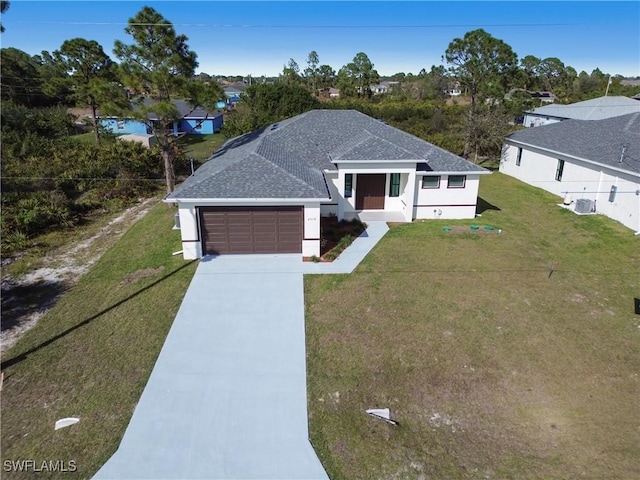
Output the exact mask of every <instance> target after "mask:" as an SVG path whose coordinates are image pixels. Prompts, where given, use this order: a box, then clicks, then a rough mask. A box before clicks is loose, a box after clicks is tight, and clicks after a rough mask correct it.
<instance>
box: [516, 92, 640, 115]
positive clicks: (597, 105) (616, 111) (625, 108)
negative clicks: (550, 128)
mask: <svg viewBox="0 0 640 480" xmlns="http://www.w3.org/2000/svg"><path fill="white" fill-rule="evenodd" d="M636 112H640V102H638V101H636V100H633V99H631V98H629V97H622V96H614V97H599V98H593V99H591V100H585V101H584V102H577V103H572V104H571V105H545V106H544V107H539V108H535V109H533V110H532V111H531V112H527V113H529V114H535V115H541V116H549V117H557V118H567V119H574V120H602V119H604V118H611V117H617V116H620V115H626V114H628V113H636Z"/></svg>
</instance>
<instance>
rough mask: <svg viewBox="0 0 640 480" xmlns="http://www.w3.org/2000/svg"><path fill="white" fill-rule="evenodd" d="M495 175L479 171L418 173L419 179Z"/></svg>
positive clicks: (489, 171) (488, 171) (486, 171)
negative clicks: (442, 176) (444, 176)
mask: <svg viewBox="0 0 640 480" xmlns="http://www.w3.org/2000/svg"><path fill="white" fill-rule="evenodd" d="M491 173H493V172H492V171H491V170H478V171H469V170H467V171H464V172H461V171H459V170H458V171H456V172H444V171H443V172H416V176H417V177H437V176H439V175H490V174H491Z"/></svg>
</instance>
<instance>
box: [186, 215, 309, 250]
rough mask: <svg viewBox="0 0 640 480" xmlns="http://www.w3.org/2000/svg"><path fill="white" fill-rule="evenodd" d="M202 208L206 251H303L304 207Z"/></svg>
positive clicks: (201, 225)
mask: <svg viewBox="0 0 640 480" xmlns="http://www.w3.org/2000/svg"><path fill="white" fill-rule="evenodd" d="M199 210H200V231H201V233H202V250H203V253H204V254H209V253H211V254H224V253H236V254H237V253H301V252H302V234H303V224H302V207H200V208H199Z"/></svg>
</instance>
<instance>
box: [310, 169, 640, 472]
mask: <svg viewBox="0 0 640 480" xmlns="http://www.w3.org/2000/svg"><path fill="white" fill-rule="evenodd" d="M480 195H481V196H482V197H483V198H485V200H488V201H489V202H490V203H491V204H492V205H496V206H498V208H500V210H490V211H485V212H484V213H483V216H482V223H478V222H469V221H467V222H453V223H452V222H447V223H445V222H444V221H440V222H439V221H429V222H424V223H421V222H418V223H414V224H411V225H403V226H396V227H394V228H392V229H391V230H390V231H389V233H388V234H387V236H386V237H385V238H384V239H383V240H382V242H381V243H380V244H379V245H378V246H377V247H376V248H375V249H374V251H373V252H372V253H371V254H370V255H369V256H368V257H367V259H365V261H364V263H363V264H362V265H360V266H359V267H358V269H357V270H356V272H355V273H354V274H353V275H341V276H308V277H306V281H305V287H306V288H305V295H306V296H305V300H306V306H307V342H308V347H307V348H308V369H309V387H308V388H309V409H310V414H311V422H310V425H311V436H312V442H313V444H314V446H315V447H316V448H317V450H318V452H319V454H320V456H321V459H322V461H323V464H324V465H325V467H326V469H327V471H328V472H329V474H330V476H331V478H332V479H333V480H336V479H377V478H380V479H382V478H384V479H387V478H402V479H404V478H421V479H427V478H433V479H441V478H518V479H527V478H530V479H539V478H609V479H613V478H619V479H625V480H626V479H628V478H634V477H637V476H638V475H639V474H640V471H639V470H638V464H637V458H639V456H640V442H639V440H640V437H639V435H638V424H637V418H638V413H639V411H638V403H637V399H638V398H639V393H640V388H639V379H638V375H637V367H638V365H639V364H640V362H639V360H640V355H639V352H640V349H639V348H638V347H639V346H640V344H639V341H638V337H639V329H638V325H639V324H640V319H639V318H638V317H636V316H634V314H633V296H634V294H635V295H637V292H638V289H640V273H639V272H640V248H638V238H637V237H634V236H633V232H631V231H629V230H628V229H625V228H624V227H622V226H619V225H617V224H615V223H614V222H612V221H610V220H609V219H606V218H603V217H599V216H596V217H580V216H575V215H572V214H571V213H570V212H565V211H562V210H560V209H558V208H557V207H555V206H554V205H553V203H554V201H555V198H553V197H552V196H551V195H547V194H545V193H543V192H540V191H539V190H536V189H533V188H529V187H527V186H524V185H522V184H520V183H519V182H517V181H515V180H512V179H510V178H508V177H505V176H502V175H500V174H494V175H492V176H491V177H488V178H483V182H482V189H481V193H480ZM567 213H568V215H567ZM527 219H535V220H531V221H527ZM471 223H477V224H480V225H485V224H490V225H493V226H495V227H496V228H502V229H503V231H504V233H505V234H504V235H495V234H494V235H483V234H481V235H477V234H474V233H469V234H465V233H461V234H454V235H452V234H451V232H444V231H443V230H442V226H443V225H447V224H448V225H457V226H464V225H467V226H468V225H469V224H471ZM336 392H339V397H338V398H339V401H336V400H335V398H336ZM332 395H333V396H332ZM372 407H390V408H391V410H392V414H393V416H394V418H395V419H396V420H398V421H399V422H400V427H394V426H391V425H387V424H384V423H381V422H379V421H376V420H375V419H372V418H370V417H368V416H367V415H365V414H364V410H365V409H366V408H372Z"/></svg>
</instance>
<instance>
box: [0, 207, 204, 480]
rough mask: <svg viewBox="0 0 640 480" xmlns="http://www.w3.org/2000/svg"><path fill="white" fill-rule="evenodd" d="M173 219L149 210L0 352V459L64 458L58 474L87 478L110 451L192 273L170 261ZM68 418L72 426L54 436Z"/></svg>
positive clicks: (169, 212) (163, 210)
mask: <svg viewBox="0 0 640 480" xmlns="http://www.w3.org/2000/svg"><path fill="white" fill-rule="evenodd" d="M174 213H175V212H174V210H173V209H172V208H169V207H168V206H167V205H165V204H158V205H156V206H155V207H154V208H153V209H152V210H151V211H150V212H149V213H148V214H147V215H146V216H145V217H144V218H143V219H141V220H139V221H138V222H137V223H136V224H134V225H133V227H131V229H130V230H129V231H128V232H127V233H126V234H125V235H124V236H123V237H122V239H120V240H119V241H118V242H117V244H115V245H114V246H113V247H112V248H111V249H109V250H108V251H107V253H105V255H104V256H103V257H102V258H101V259H100V260H99V261H98V262H97V263H96V265H95V266H94V267H93V268H92V269H91V271H90V272H89V273H87V274H86V275H85V276H84V277H82V278H81V279H80V281H79V283H78V284H77V285H76V286H75V287H74V288H73V289H71V290H70V291H68V292H67V293H66V294H65V295H64V296H63V297H62V298H61V299H60V300H59V301H58V303H57V304H56V305H55V306H54V307H53V308H52V309H51V310H50V311H49V312H48V313H47V314H46V315H45V316H44V317H42V318H41V319H40V321H39V322H38V324H37V325H36V326H35V327H34V328H33V329H32V330H30V331H28V332H27V333H26V334H25V335H24V336H23V337H22V338H21V339H20V341H19V342H18V343H17V344H16V345H15V346H14V347H13V348H12V349H10V350H9V351H6V352H3V357H2V361H3V366H2V369H3V372H4V375H5V377H4V385H3V388H2V460H3V462H4V461H6V460H19V459H33V460H35V461H36V462H42V461H45V460H53V461H55V460H61V461H66V462H68V461H70V460H73V461H75V463H76V465H77V467H78V471H77V472H75V473H69V474H67V476H68V477H70V478H88V477H91V476H92V475H93V474H94V473H95V472H96V471H97V470H98V468H99V467H100V466H102V464H104V462H106V460H107V459H108V458H109V457H110V456H111V455H112V454H113V452H114V451H115V450H116V448H117V446H118V444H119V442H120V439H121V437H122V435H123V433H124V430H125V428H126V426H127V424H128V422H129V419H130V417H131V414H132V412H133V409H134V408H135V405H136V403H137V402H138V399H139V397H140V395H141V393H142V390H143V388H144V386H145V384H146V382H147V379H148V377H149V374H150V372H151V369H152V368H153V365H154V363H155V360H156V358H157V356H158V354H159V351H160V348H161V347H162V344H163V342H164V340H165V337H166V335H167V333H168V330H169V328H170V326H171V323H172V321H173V319H174V317H175V314H176V312H177V309H178V307H179V305H180V302H181V300H182V297H183V295H184V292H185V291H186V289H187V286H188V284H189V281H190V279H191V277H192V274H193V272H194V269H195V264H194V263H190V262H185V261H184V260H183V259H182V257H181V256H172V252H174V251H176V250H179V248H180V239H179V232H178V231H172V230H171V227H172V226H173V214H174ZM69 416H78V417H80V423H78V424H77V425H74V426H72V427H69V428H66V429H62V430H58V431H54V429H53V426H54V422H55V421H56V420H58V419H60V418H63V417H69ZM22 475H23V476H22V477H21V474H19V473H15V472H13V473H11V472H4V475H3V478H24V474H22ZM64 477H65V475H62V474H60V473H59V472H56V473H51V474H47V473H44V472H43V473H39V474H38V478H64Z"/></svg>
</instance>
